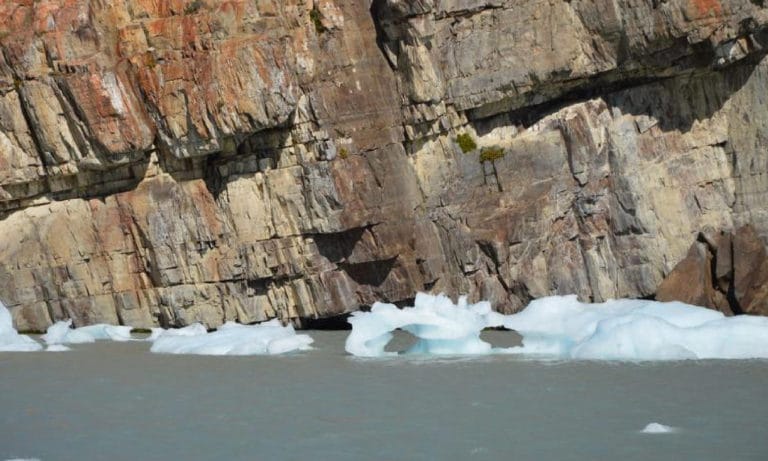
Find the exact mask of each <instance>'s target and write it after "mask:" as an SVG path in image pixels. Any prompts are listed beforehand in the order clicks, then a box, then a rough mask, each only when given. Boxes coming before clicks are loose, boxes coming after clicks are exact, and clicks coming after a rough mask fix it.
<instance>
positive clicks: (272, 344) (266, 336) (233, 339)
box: [150, 320, 313, 355]
mask: <svg viewBox="0 0 768 461" xmlns="http://www.w3.org/2000/svg"><path fill="white" fill-rule="evenodd" d="M153 336H155V339H154V343H153V344H152V348H151V349H150V350H151V351H152V352H155V353H163V354H196V355H265V354H270V355H272V354H283V353H286V352H292V351H296V350H307V349H310V344H312V341H313V340H312V338H310V337H309V336H308V335H303V334H301V335H299V334H296V331H295V330H294V329H293V326H291V325H288V326H285V327H284V326H283V325H282V324H281V323H280V321H278V320H272V321H269V322H265V323H261V324H258V325H240V324H237V323H234V322H227V323H225V324H224V325H222V326H221V327H219V329H218V330H217V331H214V332H211V333H208V332H207V331H206V330H205V327H204V326H202V325H200V324H195V325H190V326H188V327H184V328H180V329H176V330H173V329H172V330H164V331H162V332H158V333H157V335H155V332H154V331H153Z"/></svg>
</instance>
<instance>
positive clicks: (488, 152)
mask: <svg viewBox="0 0 768 461" xmlns="http://www.w3.org/2000/svg"><path fill="white" fill-rule="evenodd" d="M502 157H504V149H502V148H501V147H498V146H494V147H484V148H483V150H481V151H480V158H479V161H480V163H483V162H495V161H496V160H498V159H500V158H502Z"/></svg>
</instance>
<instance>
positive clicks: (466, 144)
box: [456, 133, 477, 154]
mask: <svg viewBox="0 0 768 461" xmlns="http://www.w3.org/2000/svg"><path fill="white" fill-rule="evenodd" d="M456 144H458V145H459V148H460V149H461V151H462V152H463V153H465V154H466V153H469V152H472V151H473V150H475V149H477V143H476V142H475V139H474V138H473V137H472V135H471V134H469V133H461V134H460V135H458V136H456Z"/></svg>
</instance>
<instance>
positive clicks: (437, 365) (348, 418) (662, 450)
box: [0, 331, 768, 461]
mask: <svg viewBox="0 0 768 461" xmlns="http://www.w3.org/2000/svg"><path fill="white" fill-rule="evenodd" d="M308 333H309V334H310V335H311V336H313V337H314V338H315V341H316V342H315V350H313V351H310V352H305V353H300V354H296V355H289V356H273V357H201V356H168V355H156V354H150V353H149V346H150V344H149V343H140V342H133V343H97V344H86V345H75V346H73V351H71V352H63V353H53V352H49V353H45V352H39V353H38V352H35V353H0V460H4V459H8V458H15V457H21V458H38V459H40V460H42V461H53V460H65V461H79V460H94V461H96V460H98V461H104V460H110V461H118V460H131V461H135V460H308V459H312V460H356V461H357V460H393V461H394V460H397V461H402V460H500V459H508V460H622V461H629V460H643V461H647V460H653V461H660V460H687V459H691V460H696V461H706V460H713V461H714V460H717V461H722V460H761V461H764V460H766V459H768V398H767V396H768V393H767V392H766V390H767V389H768V361H764V360H763V361H759V360H754V361H696V362H672V363H644V364H631V363H600V362H547V361H534V360H525V359H522V358H519V357H512V356H491V357H480V358H440V359H427V358H402V357H398V358H394V359H357V358H353V357H349V356H347V355H345V353H344V348H343V343H344V339H345V338H346V335H347V332H343V331H341V332H329V331H310V332H308ZM484 335H485V336H487V337H488V338H490V339H491V341H492V342H493V343H494V344H495V345H500V346H502V345H505V344H503V342H504V341H510V339H509V338H510V333H504V332H490V333H487V334H484ZM400 340H401V341H406V340H405V339H402V338H401V339H400ZM651 422H658V423H661V424H665V425H668V426H673V427H676V428H678V430H677V432H675V433H670V434H643V433H641V432H640V431H641V430H642V429H643V428H644V427H645V426H646V425H647V424H648V423H651Z"/></svg>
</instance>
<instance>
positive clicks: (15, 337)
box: [0, 302, 43, 352]
mask: <svg viewBox="0 0 768 461" xmlns="http://www.w3.org/2000/svg"><path fill="white" fill-rule="evenodd" d="M42 348H43V346H41V345H40V344H39V343H38V342H37V341H35V340H34V339H32V338H30V337H29V336H25V335H20V334H19V332H18V331H16V329H15V328H13V318H12V317H11V313H10V312H9V311H8V309H6V307H5V305H3V303H2V302H0V351H2V352H30V351H39V350H40V349H42Z"/></svg>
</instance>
